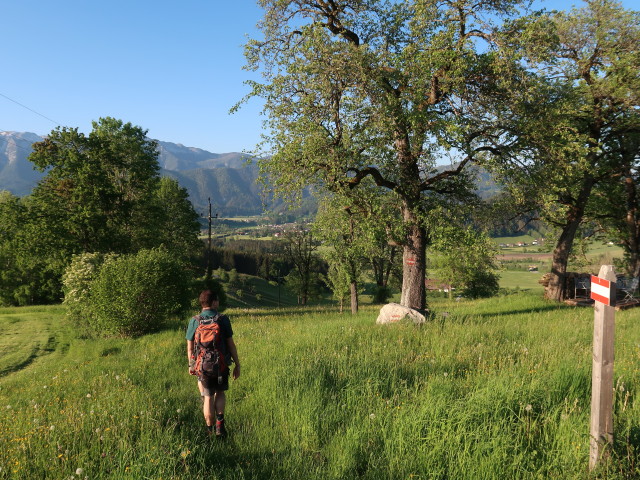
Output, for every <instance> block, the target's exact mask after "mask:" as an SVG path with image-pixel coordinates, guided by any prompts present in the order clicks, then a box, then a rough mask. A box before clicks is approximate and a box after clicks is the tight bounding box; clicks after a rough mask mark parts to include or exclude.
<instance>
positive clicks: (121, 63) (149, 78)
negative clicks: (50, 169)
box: [0, 0, 632, 153]
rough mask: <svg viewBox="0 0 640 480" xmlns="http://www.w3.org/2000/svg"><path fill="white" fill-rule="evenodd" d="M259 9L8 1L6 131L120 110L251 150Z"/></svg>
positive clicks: (115, 0) (256, 116) (174, 133)
mask: <svg viewBox="0 0 640 480" xmlns="http://www.w3.org/2000/svg"><path fill="white" fill-rule="evenodd" d="M574 3H578V4H579V2H571V1H565V0H549V1H547V2H543V3H542V4H543V5H544V6H546V7H547V8H558V9H565V8H569V7H570V6H571V5H572V4H574ZM631 3H632V0H625V1H624V2H623V4H624V5H625V6H626V7H627V8H631ZM261 13H262V12H261V10H260V8H258V7H257V6H256V3H255V1H254V0H233V1H224V0H181V1H176V0H172V1H167V0H153V1H152V0H109V1H95V0H60V1H57V2H53V1H51V0H6V1H4V2H2V6H1V8H0V15H1V16H2V28H0V45H1V46H2V64H3V65H4V67H3V71H2V74H1V75H0V131H2V130H9V131H29V132H34V133H38V134H46V133H48V132H50V131H51V130H52V129H53V128H54V127H55V126H56V125H58V124H60V125H63V126H70V127H78V128H79V129H80V130H81V131H84V132H88V131H90V129H91V121H92V120H97V119H98V118H99V117H105V116H112V117H115V118H119V119H122V120H124V121H126V122H131V123H133V124H135V125H140V126H141V127H143V128H145V129H147V130H149V136H150V137H152V138H156V139H159V140H163V141H169V142H175V143H181V144H183V145H186V146H190V147H198V148H203V149H205V150H209V151H211V152H215V153H226V152H232V151H243V150H251V149H252V148H253V147H254V145H255V144H256V142H258V141H259V138H260V131H261V122H262V117H261V116H260V103H259V102H258V101H257V100H252V101H251V102H250V103H249V104H246V105H244V106H243V107H242V109H241V110H240V111H239V112H237V113H235V114H233V115H230V114H229V109H230V108H231V107H232V106H233V105H234V104H235V103H236V102H237V101H238V100H240V99H241V98H242V97H243V96H244V95H245V94H246V93H247V92H248V87H247V86H246V85H245V84H244V81H245V80H247V79H249V78H252V76H253V77H254V78H255V74H252V73H250V72H246V71H244V70H242V66H243V65H244V63H245V61H244V56H243V47H242V46H243V44H244V43H245V42H246V34H253V33H255V25H256V23H257V22H258V21H259V19H260V17H261ZM15 102H18V103H19V104H21V105H18V104H17V103H15ZM25 107H26V108H25ZM44 117H46V118H44Z"/></svg>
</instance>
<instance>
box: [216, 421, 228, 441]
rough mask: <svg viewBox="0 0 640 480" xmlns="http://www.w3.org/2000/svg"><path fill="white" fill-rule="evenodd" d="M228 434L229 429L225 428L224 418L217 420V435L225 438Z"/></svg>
mask: <svg viewBox="0 0 640 480" xmlns="http://www.w3.org/2000/svg"><path fill="white" fill-rule="evenodd" d="M226 436H227V429H226V428H224V420H216V437H218V438H224V437H226Z"/></svg>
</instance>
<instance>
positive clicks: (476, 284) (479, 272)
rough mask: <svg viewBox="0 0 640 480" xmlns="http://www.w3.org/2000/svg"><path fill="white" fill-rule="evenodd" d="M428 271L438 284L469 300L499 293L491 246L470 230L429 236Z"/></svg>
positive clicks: (462, 229) (479, 234)
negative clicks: (445, 285) (430, 240)
mask: <svg viewBox="0 0 640 480" xmlns="http://www.w3.org/2000/svg"><path fill="white" fill-rule="evenodd" d="M433 248H434V250H435V251H436V252H437V254H436V255H434V256H433V257H432V263H431V269H432V270H433V274H434V276H435V277H436V278H437V279H438V280H439V281H441V282H443V283H445V284H447V285H449V286H451V287H453V288H455V289H457V290H458V291H461V292H462V295H464V296H466V297H469V298H480V297H490V296H493V295H496V294H497V293H498V290H499V283H498V280H499V276H498V275H497V273H496V269H497V266H496V264H495V256H496V249H495V245H494V244H493V242H492V241H491V239H489V238H488V237H487V236H485V235H483V234H482V233H480V232H477V231H475V230H473V229H471V228H454V227H446V228H441V229H439V230H438V235H437V236H435V235H434V236H433Z"/></svg>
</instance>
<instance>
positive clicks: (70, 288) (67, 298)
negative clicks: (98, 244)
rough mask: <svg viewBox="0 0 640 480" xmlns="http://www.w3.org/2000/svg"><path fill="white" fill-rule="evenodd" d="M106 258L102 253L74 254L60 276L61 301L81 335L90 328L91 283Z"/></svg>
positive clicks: (91, 309) (91, 312) (91, 310)
mask: <svg viewBox="0 0 640 480" xmlns="http://www.w3.org/2000/svg"><path fill="white" fill-rule="evenodd" d="M106 258H109V257H107V256H105V254H103V253H83V254H80V255H75V256H74V257H73V258H72V260H71V264H70V265H69V266H68V267H67V269H66V270H65V272H64V275H63V276H62V284H63V288H62V289H63V292H64V300H63V302H62V303H63V304H64V305H65V306H66V307H67V316H68V317H69V318H70V319H71V320H72V321H73V323H74V324H76V326H77V328H78V329H79V332H80V333H81V334H82V335H85V334H87V333H88V332H89V331H90V330H91V329H90V328H89V323H88V322H89V319H90V318H91V316H92V315H93V307H92V300H91V284H92V282H93V281H94V280H95V279H96V277H97V276H98V272H99V271H100V267H101V266H102V264H103V263H104V262H105V259H106ZM111 258H115V257H114V256H112V257H111Z"/></svg>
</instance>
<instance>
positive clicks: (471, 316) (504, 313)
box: [436, 304, 575, 324]
mask: <svg viewBox="0 0 640 480" xmlns="http://www.w3.org/2000/svg"><path fill="white" fill-rule="evenodd" d="M573 308H575V307H572V306H570V305H562V304H561V305H545V306H542V307H532V308H522V309H519V310H499V311H495V312H478V313H460V314H456V313H452V314H450V315H444V317H445V318H446V319H447V320H448V321H454V322H455V323H462V324H464V323H466V322H467V321H470V320H477V319H487V318H495V317H510V316H513V315H530V314H532V313H543V312H553V311H558V310H563V309H573ZM438 313H440V315H442V312H436V315H438Z"/></svg>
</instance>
